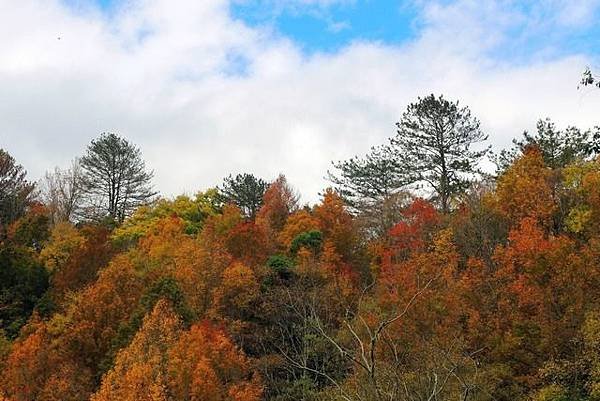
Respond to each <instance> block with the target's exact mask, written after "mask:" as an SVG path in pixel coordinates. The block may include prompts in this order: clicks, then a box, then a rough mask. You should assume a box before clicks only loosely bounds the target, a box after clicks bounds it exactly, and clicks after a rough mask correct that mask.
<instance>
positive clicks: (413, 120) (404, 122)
mask: <svg viewBox="0 0 600 401" xmlns="http://www.w3.org/2000/svg"><path fill="white" fill-rule="evenodd" d="M396 127H397V129H398V130H397V134H396V136H395V137H393V138H392V139H391V144H392V147H393V148H394V151H395V152H394V153H395V155H396V160H397V161H398V163H399V164H400V166H403V168H404V169H405V171H406V172H407V174H410V175H411V177H412V179H413V181H414V182H423V183H426V184H427V185H428V186H430V187H431V188H432V189H433V198H434V200H435V201H437V202H438V204H439V206H440V208H441V210H442V211H443V212H448V211H449V210H450V202H451V200H452V198H453V197H454V196H455V195H457V194H459V193H461V192H463V191H464V190H465V189H466V188H467V187H468V185H469V183H470V179H471V178H472V176H473V175H475V174H477V173H479V170H478V168H477V163H478V162H479V161H480V160H481V158H482V157H483V156H485V154H486V153H487V152H488V150H489V147H488V148H485V149H483V150H472V149H471V148H472V146H473V145H475V144H477V143H479V142H483V141H485V140H487V135H485V134H484V133H483V132H482V131H481V128H480V123H479V120H477V118H475V117H473V116H472V115H471V111H470V110H469V108H468V107H460V105H459V102H458V101H456V102H451V101H448V100H446V99H444V97H443V96H439V97H435V96H434V95H433V94H432V95H429V96H427V97H425V98H419V99H418V101H417V102H416V103H412V104H409V105H408V108H407V109H406V111H405V112H404V114H403V115H402V118H401V119H400V121H399V122H397V123H396Z"/></svg>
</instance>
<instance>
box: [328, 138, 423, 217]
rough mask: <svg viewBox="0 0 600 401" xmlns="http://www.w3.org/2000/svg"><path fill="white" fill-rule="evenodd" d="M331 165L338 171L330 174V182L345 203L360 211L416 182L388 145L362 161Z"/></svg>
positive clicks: (371, 152) (373, 150) (346, 161)
mask: <svg viewBox="0 0 600 401" xmlns="http://www.w3.org/2000/svg"><path fill="white" fill-rule="evenodd" d="M332 164H333V166H334V167H335V168H336V169H337V172H336V173H333V172H330V171H328V172H327V175H328V178H329V180H330V181H331V182H332V183H334V184H335V186H336V190H337V192H338V193H339V194H340V195H341V196H342V197H343V198H344V200H345V201H346V202H347V203H348V204H349V205H350V206H352V207H354V208H356V209H357V210H360V211H363V210H367V209H369V208H370V206H372V205H374V204H377V203H380V202H382V201H384V200H385V199H388V198H389V197H390V196H392V195H393V194H394V193H396V192H397V191H398V190H399V189H400V188H403V187H405V186H406V185H408V184H410V183H411V182H412V181H413V178H412V177H411V176H410V175H409V174H408V173H407V171H406V170H405V169H404V166H403V165H402V164H401V163H400V162H399V160H397V158H396V157H395V154H394V152H393V149H392V148H391V147H389V146H378V147H372V148H371V151H370V152H369V153H368V154H367V155H365V156H364V157H362V158H360V157H358V156H356V157H353V158H351V159H349V160H343V161H339V162H332Z"/></svg>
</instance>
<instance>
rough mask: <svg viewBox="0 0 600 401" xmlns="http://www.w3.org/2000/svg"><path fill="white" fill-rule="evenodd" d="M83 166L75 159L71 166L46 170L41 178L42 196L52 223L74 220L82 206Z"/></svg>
mask: <svg viewBox="0 0 600 401" xmlns="http://www.w3.org/2000/svg"><path fill="white" fill-rule="evenodd" d="M81 174H82V171H81V166H80V164H79V160H77V159H76V160H74V161H73V162H72V163H71V167H69V168H67V169H64V170H63V169H60V168H59V167H56V168H55V169H54V171H48V172H46V175H45V176H44V178H43V179H42V180H41V183H40V190H41V198H42V201H43V202H44V204H45V205H46V207H47V208H48V210H49V211H50V216H51V219H52V223H53V224H56V223H59V222H63V221H73V219H75V218H76V213H77V211H78V209H79V208H80V207H81V202H82V199H83V188H82V185H81Z"/></svg>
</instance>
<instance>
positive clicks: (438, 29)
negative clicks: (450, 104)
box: [0, 0, 600, 201]
mask: <svg viewBox="0 0 600 401" xmlns="http://www.w3.org/2000/svg"><path fill="white" fill-rule="evenodd" d="M299 1H300V0H299ZM303 1H307V0H303ZM482 3H485V4H484V5H483V6H478V5H479V4H482ZM581 3H582V4H583V2H581ZM565 4H566V3H565ZM582 7H583V6H582ZM228 10H229V8H228V3H227V1H225V0H219V1H217V0H211V1H183V0H178V1H174V0H155V1H151V0H143V1H135V2H131V3H128V4H127V5H126V6H123V7H121V8H119V9H118V10H117V11H116V13H115V15H112V16H111V17H107V16H105V15H103V14H101V13H100V12H99V11H97V10H94V9H85V8H84V9H78V10H77V11H73V10H72V9H69V8H67V7H65V6H64V5H63V4H62V3H60V2H59V1H58V0H54V1H51V0H45V1H42V0H21V1H19V2H11V1H9V0H0V146H1V147H4V148H6V149H8V150H9V151H10V152H11V153H12V154H13V155H14V156H15V157H16V158H17V159H18V160H19V162H21V163H22V164H23V165H24V166H25V167H26V168H27V169H28V170H29V171H30V173H31V175H32V176H33V177H39V176H41V175H42V174H43V172H44V171H45V170H46V169H50V168H52V167H53V166H54V165H57V164H58V165H63V166H66V165H67V164H68V162H69V160H70V159H71V158H73V157H74V156H77V155H80V154H81V153H82V152H83V151H84V148H85V146H86V144H87V143H88V142H89V141H90V140H91V139H92V138H93V137H95V136H97V135H98V134H99V133H100V132H102V131H114V132H118V133H120V134H122V135H125V136H127V137H128V138H130V139H131V140H132V141H133V142H135V143H136V144H138V145H139V146H140V147H141V148H142V151H143V153H144V156H145V158H146V159H147V161H148V164H149V165H150V166H151V167H152V168H154V170H155V173H156V184H157V187H158V189H159V190H161V191H162V192H163V193H164V194H166V195H173V194H177V193H180V192H182V191H188V192H194V191H196V190H199V189H204V188H207V187H209V186H213V185H216V184H218V183H219V182H220V180H221V179H222V178H223V177H224V176H226V175H227V174H229V173H232V172H233V173H235V172H241V171H250V172H254V173H256V174H258V175H260V176H263V177H265V178H274V177H275V176H276V175H277V174H278V173H279V172H283V173H285V174H286V175H287V176H288V177H289V179H290V181H291V182H292V184H294V185H295V186H296V187H298V189H300V190H301V192H302V193H303V195H304V199H305V200H306V201H314V200H315V199H316V198H317V193H318V192H319V191H320V190H321V189H322V188H324V187H325V186H326V185H327V183H326V182H325V180H323V176H324V175H325V173H326V170H327V169H328V168H329V166H330V164H329V163H330V161H331V160H337V159H342V158H347V157H349V156H352V155H354V154H356V153H363V152H366V151H367V150H368V148H369V147H370V146H371V145H375V144H378V143H381V142H383V141H384V140H385V138H386V137H388V136H390V135H392V134H393V133H394V122H395V121H397V119H398V117H399V116H400V114H401V112H402V111H403V109H404V108H405V107H406V105H407V103H408V102H411V101H413V100H414V99H415V98H416V97H417V96H421V95H425V94H428V93H431V92H434V93H444V94H445V95H446V97H447V98H451V99H460V100H461V102H462V103H463V104H466V105H469V106H470V107H471V109H472V110H473V112H474V114H475V115H477V116H478V117H479V118H480V119H481V120H482V123H483V125H484V128H485V129H486V130H487V131H488V132H489V134H490V137H491V140H492V142H493V143H494V144H495V145H496V146H505V145H507V144H508V143H509V142H510V139H511V138H512V137H513V136H515V135H518V134H520V133H521V132H522V131H523V130H524V129H531V128H533V127H534V126H535V122H536V120H537V119H538V118H540V117H546V116H549V117H551V118H553V119H554V120H556V121H557V123H558V124H559V125H567V124H576V125H578V126H581V127H584V128H585V127H589V126H593V125H596V124H598V123H600V121H599V117H600V116H599V115H598V114H597V110H598V106H600V91H593V90H591V91H581V90H580V91H578V90H577V88H576V87H577V82H578V80H579V76H580V74H581V72H582V70H583V68H584V67H585V66H586V65H588V64H593V61H594V60H593V59H591V58H590V57H591V56H590V55H583V54H582V55H571V56H564V57H554V58H552V59H535V58H534V59H533V61H531V62H529V63H519V64H514V63H511V62H510V61H509V60H508V61H506V60H505V61H503V62H498V61H497V60H494V59H493V58H491V57H490V55H489V51H490V49H491V48H495V47H497V46H499V45H502V44H505V43H510V41H511V39H512V38H511V37H510V35H509V34H508V33H507V32H509V31H510V30H511V29H512V27H514V25H515V24H522V23H524V22H523V19H526V18H527V17H528V15H526V14H524V13H523V12H522V11H520V10H518V9H515V8H514V7H507V6H505V5H504V3H501V2H472V1H460V2H458V3H456V4H452V5H435V4H433V5H432V3H428V4H427V5H426V6H424V7H423V18H424V25H423V30H422V31H421V33H420V34H419V36H418V37H417V38H416V39H415V40H413V41H411V42H408V43H405V44H402V45H398V46H392V45H383V44H381V43H370V42H357V43H353V44H350V45H348V46H347V47H345V48H343V49H341V50H340V51H339V52H337V53H333V54H320V53H317V54H314V55H311V56H306V55H305V54H303V53H302V52H301V50H300V49H299V48H298V47H297V46H296V45H295V44H294V42H293V41H292V40H291V39H287V38H282V37H280V36H278V35H274V34H273V33H272V32H269V31H266V30H261V29H259V28H250V27H248V26H246V25H244V24H243V23H242V22H241V21H236V20H233V19H232V18H231V17H230V15H229V11H228ZM578 13H579V14H581V12H579V11H576V10H575V11H573V14H572V15H573V17H569V18H573V20H577V18H580V17H578V15H579V14H578ZM583 14H585V13H583ZM583 14H582V15H583ZM59 37H60V40H59V39H58V38H59Z"/></svg>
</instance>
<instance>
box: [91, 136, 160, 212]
mask: <svg viewBox="0 0 600 401" xmlns="http://www.w3.org/2000/svg"><path fill="white" fill-rule="evenodd" d="M81 167H82V169H83V174H82V180H81V183H82V188H83V190H84V192H85V194H86V201H87V205H86V207H85V210H84V216H85V217H86V218H91V219H102V218H106V217H109V218H110V219H112V220H114V221H116V222H118V223H121V222H123V220H124V219H125V217H127V216H129V215H130V214H131V213H132V212H133V211H134V210H135V209H136V208H137V207H138V206H140V205H143V204H147V203H148V202H150V201H151V200H152V198H153V197H154V196H155V195H156V192H155V191H154V190H153V189H152V185H151V181H152V177H153V172H151V171H150V172H148V171H146V165H145V163H144V160H143V159H142V156H141V152H140V150H139V149H138V148H137V147H136V146H134V145H133V144H131V143H130V142H128V141H127V140H126V139H124V138H121V137H119V136H117V135H115V134H112V133H103V134H102V135H100V137H99V138H97V139H94V140H92V142H91V144H90V145H89V146H88V148H87V153H86V154H85V156H83V157H82V158H81Z"/></svg>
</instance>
